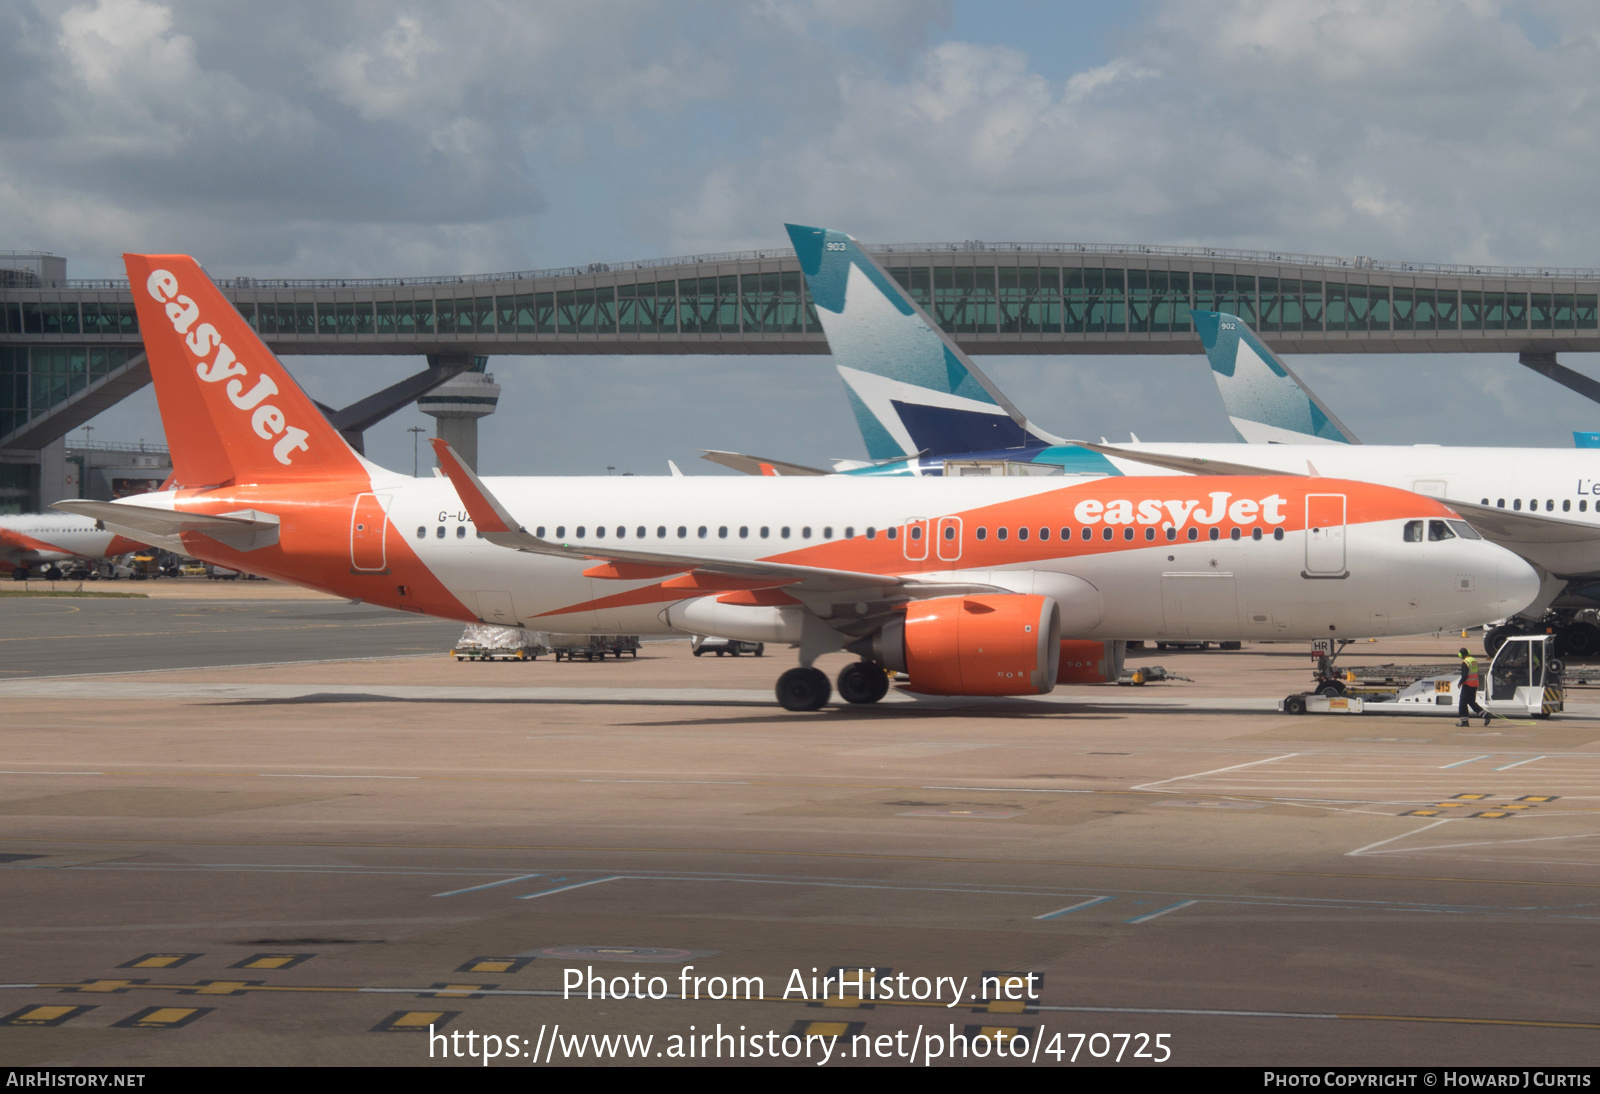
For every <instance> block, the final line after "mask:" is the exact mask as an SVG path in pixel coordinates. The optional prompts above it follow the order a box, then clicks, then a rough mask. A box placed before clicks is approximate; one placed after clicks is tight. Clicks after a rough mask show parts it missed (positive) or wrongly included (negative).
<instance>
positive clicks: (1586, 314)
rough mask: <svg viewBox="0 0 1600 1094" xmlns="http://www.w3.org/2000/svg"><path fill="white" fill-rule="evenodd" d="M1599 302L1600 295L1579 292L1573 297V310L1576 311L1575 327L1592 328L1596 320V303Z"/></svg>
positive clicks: (1580, 328) (1581, 328)
mask: <svg viewBox="0 0 1600 1094" xmlns="http://www.w3.org/2000/svg"><path fill="white" fill-rule="evenodd" d="M1597 303H1600V295H1596V294H1594V293H1589V294H1587V295H1585V294H1584V293H1579V294H1578V295H1577V297H1576V298H1575V299H1574V304H1573V310H1574V311H1575V312H1576V318H1577V328H1578V329H1579V330H1594V329H1596V327H1595V320H1596V304H1597Z"/></svg>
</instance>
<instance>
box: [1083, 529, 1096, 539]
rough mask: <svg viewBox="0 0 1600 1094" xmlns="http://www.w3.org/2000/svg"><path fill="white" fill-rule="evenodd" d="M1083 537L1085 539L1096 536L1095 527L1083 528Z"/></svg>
mask: <svg viewBox="0 0 1600 1094" xmlns="http://www.w3.org/2000/svg"><path fill="white" fill-rule="evenodd" d="M1083 538H1084V539H1093V538H1094V529H1093V528H1085V529H1084V530H1083Z"/></svg>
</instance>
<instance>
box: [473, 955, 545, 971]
mask: <svg viewBox="0 0 1600 1094" xmlns="http://www.w3.org/2000/svg"><path fill="white" fill-rule="evenodd" d="M532 962H533V958H531V957H474V958H473V959H472V960H471V961H468V962H467V963H466V964H465V965H461V966H459V967H457V969H456V972H521V971H522V970H523V969H524V968H525V967H527V966H528V965H529V964H531V963H532Z"/></svg>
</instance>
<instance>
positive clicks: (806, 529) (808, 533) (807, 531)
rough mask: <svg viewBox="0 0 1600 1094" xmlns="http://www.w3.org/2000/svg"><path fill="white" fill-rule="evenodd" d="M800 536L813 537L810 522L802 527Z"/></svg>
mask: <svg viewBox="0 0 1600 1094" xmlns="http://www.w3.org/2000/svg"><path fill="white" fill-rule="evenodd" d="M800 538H801V539H810V538H811V525H809V524H808V525H806V526H805V527H804V528H802V529H800Z"/></svg>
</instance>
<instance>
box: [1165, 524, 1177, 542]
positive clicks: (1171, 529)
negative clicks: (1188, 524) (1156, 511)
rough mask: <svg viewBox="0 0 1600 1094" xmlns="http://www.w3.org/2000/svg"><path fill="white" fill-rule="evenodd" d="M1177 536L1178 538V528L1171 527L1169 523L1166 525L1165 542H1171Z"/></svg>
mask: <svg viewBox="0 0 1600 1094" xmlns="http://www.w3.org/2000/svg"><path fill="white" fill-rule="evenodd" d="M1177 538H1178V530H1177V529H1176V528H1174V527H1172V525H1170V524H1169V525H1167V542H1168V543H1171V542H1172V541H1173V540H1175V539H1177Z"/></svg>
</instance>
